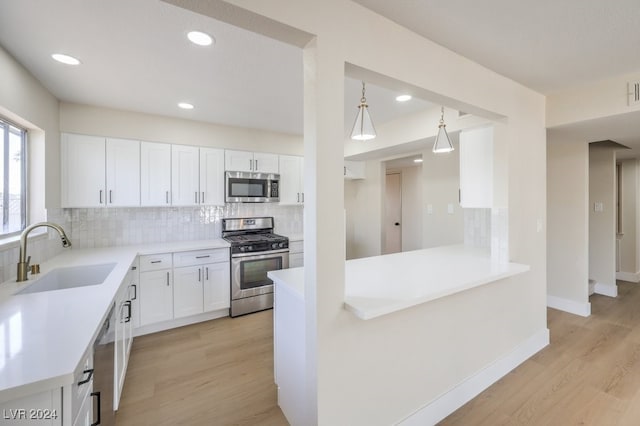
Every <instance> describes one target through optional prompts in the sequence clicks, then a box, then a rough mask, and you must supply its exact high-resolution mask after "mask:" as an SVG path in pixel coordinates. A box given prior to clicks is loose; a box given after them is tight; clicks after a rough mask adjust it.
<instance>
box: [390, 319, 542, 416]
mask: <svg viewBox="0 0 640 426" xmlns="http://www.w3.org/2000/svg"><path fill="white" fill-rule="evenodd" d="M548 344H549V329H547V328H545V329H543V330H540V331H539V332H537V333H536V334H534V335H533V336H531V337H529V338H528V339H527V340H525V341H524V342H522V343H521V344H520V345H518V346H517V347H516V348H515V349H513V350H512V351H511V352H509V353H507V354H505V355H504V356H502V357H501V358H498V359H497V360H496V361H494V362H493V363H491V364H490V365H488V366H487V367H485V368H483V369H482V370H480V371H478V372H477V373H475V374H474V375H473V376H471V377H469V378H467V379H466V380H465V381H464V382H462V383H460V384H459V385H457V386H456V387H454V388H453V389H451V390H450V391H448V392H446V393H445V394H443V395H441V396H439V397H438V398H437V399H435V400H434V401H432V402H430V403H429V404H427V405H425V406H424V407H422V408H420V409H419V410H417V411H416V412H414V413H413V414H411V415H410V416H408V417H407V418H405V419H403V420H401V421H400V422H398V425H402V426H427V425H435V424H436V423H438V422H439V421H441V420H442V419H444V418H445V417H447V416H448V415H449V414H451V413H453V412H454V411H456V410H457V409H458V408H460V407H462V406H463V405H464V404H466V403H467V402H468V401H470V400H471V399H473V398H475V397H476V396H477V395H478V394H479V393H480V392H482V391H483V390H485V389H487V388H488V387H489V386H491V385H492V384H494V383H495V382H497V381H498V380H500V379H501V378H502V377H504V376H505V375H506V374H507V373H509V372H510V371H511V370H513V369H514V368H516V367H517V366H518V365H520V364H522V363H523V362H524V361H526V360H527V359H528V358H530V357H531V356H533V355H535V354H536V353H537V352H538V351H539V350H541V349H542V348H544V347H545V346H547V345H548Z"/></svg>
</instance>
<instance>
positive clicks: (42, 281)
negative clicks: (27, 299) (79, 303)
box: [15, 263, 116, 294]
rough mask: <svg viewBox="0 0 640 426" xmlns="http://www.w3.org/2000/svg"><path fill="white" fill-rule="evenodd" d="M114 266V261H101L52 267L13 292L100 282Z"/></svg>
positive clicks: (55, 288)
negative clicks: (101, 262)
mask: <svg viewBox="0 0 640 426" xmlns="http://www.w3.org/2000/svg"><path fill="white" fill-rule="evenodd" d="M115 266H116V264H115V263H103V264H99V265H83V266H72V267H69V268H56V269H52V270H51V271H49V272H47V273H46V274H44V275H42V276H41V277H40V278H37V279H35V280H33V283H32V284H29V285H28V286H27V287H25V288H23V289H22V290H20V291H18V292H16V293H15V294H28V293H40V292H43V291H53V290H64V289H68V288H76V287H88V286H92V285H98V284H102V283H103V282H104V280H105V279H107V276H109V274H110V273H111V271H113V268H115ZM32 279H33V278H32Z"/></svg>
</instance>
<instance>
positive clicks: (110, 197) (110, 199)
mask: <svg viewBox="0 0 640 426" xmlns="http://www.w3.org/2000/svg"><path fill="white" fill-rule="evenodd" d="M109 204H113V191H112V190H109Z"/></svg>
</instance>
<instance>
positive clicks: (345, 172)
mask: <svg viewBox="0 0 640 426" xmlns="http://www.w3.org/2000/svg"><path fill="white" fill-rule="evenodd" d="M344 175H345V176H346V175H347V166H344Z"/></svg>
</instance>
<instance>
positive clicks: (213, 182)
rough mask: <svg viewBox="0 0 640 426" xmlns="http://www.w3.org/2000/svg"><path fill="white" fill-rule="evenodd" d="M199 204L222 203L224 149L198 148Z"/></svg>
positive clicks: (219, 204)
mask: <svg viewBox="0 0 640 426" xmlns="http://www.w3.org/2000/svg"><path fill="white" fill-rule="evenodd" d="M200 204H206V205H210V206H223V205H224V150H223V149H214V148H200Z"/></svg>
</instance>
